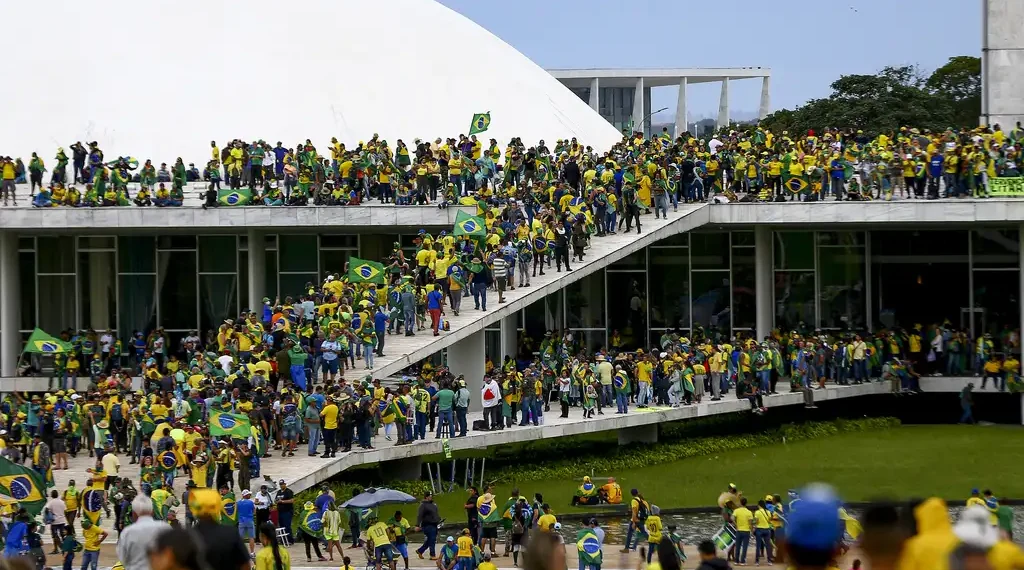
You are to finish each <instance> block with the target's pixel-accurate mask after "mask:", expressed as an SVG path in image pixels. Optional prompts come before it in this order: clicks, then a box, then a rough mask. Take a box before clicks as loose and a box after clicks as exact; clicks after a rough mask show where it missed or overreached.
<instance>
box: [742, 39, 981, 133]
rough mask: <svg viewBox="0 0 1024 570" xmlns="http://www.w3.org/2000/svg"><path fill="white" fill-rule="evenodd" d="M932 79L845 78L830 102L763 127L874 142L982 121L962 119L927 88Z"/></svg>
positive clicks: (915, 73)
mask: <svg viewBox="0 0 1024 570" xmlns="http://www.w3.org/2000/svg"><path fill="white" fill-rule="evenodd" d="M954 59H956V58H954ZM934 75H935V74H932V77H934ZM930 80H931V77H928V78H926V77H924V75H923V74H921V72H920V70H918V68H917V67H914V66H901V67H886V68H884V69H882V70H881V71H880V72H879V73H878V74H877V75H843V76H841V77H840V78H839V79H837V80H835V81H834V82H833V83H832V85H831V88H832V94H831V95H829V96H828V97H825V98H822V99H812V100H810V101H808V102H807V103H805V104H804V105H802V106H800V107H797V108H796V109H793V110H789V109H782V110H779V111H776V112H775V113H772V114H771V115H769V116H767V117H765V118H764V120H762V121H761V125H762V126H764V127H766V128H768V129H771V130H772V131H773V132H781V131H791V132H793V133H794V134H797V133H800V134H802V133H805V132H806V131H808V130H811V129H819V130H820V129H823V128H825V127H833V128H835V127H838V128H841V129H846V128H850V129H860V130H863V131H864V133H865V134H867V135H869V136H872V137H873V136H875V135H877V134H879V133H883V132H885V133H891V132H894V131H897V130H899V128H900V127H903V126H906V127H917V128H921V129H930V130H932V131H942V130H944V129H946V128H947V127H949V126H954V125H955V126H966V125H970V124H973V123H974V122H975V121H976V120H977V112H975V114H974V118H972V119H970V121H967V122H963V121H962V120H961V119H959V118H958V116H957V112H956V109H957V107H956V106H955V104H954V99H953V97H952V96H950V95H949V94H948V93H946V92H944V91H941V90H938V89H933V88H931V87H928V82H929V81H930Z"/></svg>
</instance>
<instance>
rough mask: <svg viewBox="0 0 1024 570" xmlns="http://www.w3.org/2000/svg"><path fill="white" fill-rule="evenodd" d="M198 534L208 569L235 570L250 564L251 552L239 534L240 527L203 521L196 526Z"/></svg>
mask: <svg viewBox="0 0 1024 570" xmlns="http://www.w3.org/2000/svg"><path fill="white" fill-rule="evenodd" d="M196 534H198V535H199V536H201V537H202V539H203V543H204V545H205V549H204V550H203V558H205V559H206V564H207V567H209V568H215V569H217V570H235V569H237V568H241V567H242V566H243V565H248V564H249V551H248V550H246V548H245V544H244V543H243V542H242V538H241V537H240V536H239V534H238V527H236V526H234V525H220V524H216V523H213V522H210V521H206V520H203V521H199V524H198V525H196Z"/></svg>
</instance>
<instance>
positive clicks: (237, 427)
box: [210, 411, 251, 439]
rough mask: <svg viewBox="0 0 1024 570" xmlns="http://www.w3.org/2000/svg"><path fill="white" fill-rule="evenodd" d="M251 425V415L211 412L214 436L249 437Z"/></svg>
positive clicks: (211, 433) (211, 430) (211, 427)
mask: <svg viewBox="0 0 1024 570" xmlns="http://www.w3.org/2000/svg"><path fill="white" fill-rule="evenodd" d="M250 427H251V425H250V423H249V416H245V415H242V414H229V413H227V412H217V411H214V412H210V435H212V436H221V435H227V436H230V437H232V438H237V439H249V435H250V434H251V430H250V429H249V428H250Z"/></svg>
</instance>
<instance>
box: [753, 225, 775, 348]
mask: <svg viewBox="0 0 1024 570" xmlns="http://www.w3.org/2000/svg"><path fill="white" fill-rule="evenodd" d="M772 289H773V287H772V231H771V230H770V229H768V227H766V226H754V306H755V309H754V314H755V316H756V319H757V320H756V322H757V340H761V339H763V338H764V337H766V336H768V334H769V333H771V330H772V324H773V316H774V314H775V311H774V310H773V306H774V302H775V301H774V298H773V297H774V294H773V291H772Z"/></svg>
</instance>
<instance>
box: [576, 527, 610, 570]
mask: <svg viewBox="0 0 1024 570" xmlns="http://www.w3.org/2000/svg"><path fill="white" fill-rule="evenodd" d="M603 544H604V529H602V528H601V527H600V526H598V524H597V519H593V518H592V519H590V520H589V521H587V524H586V526H584V527H583V528H581V529H580V530H579V531H577V532H576V551H577V557H578V558H579V563H580V570H601V562H602V560H603V554H602V552H601V546H602V545H603Z"/></svg>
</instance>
